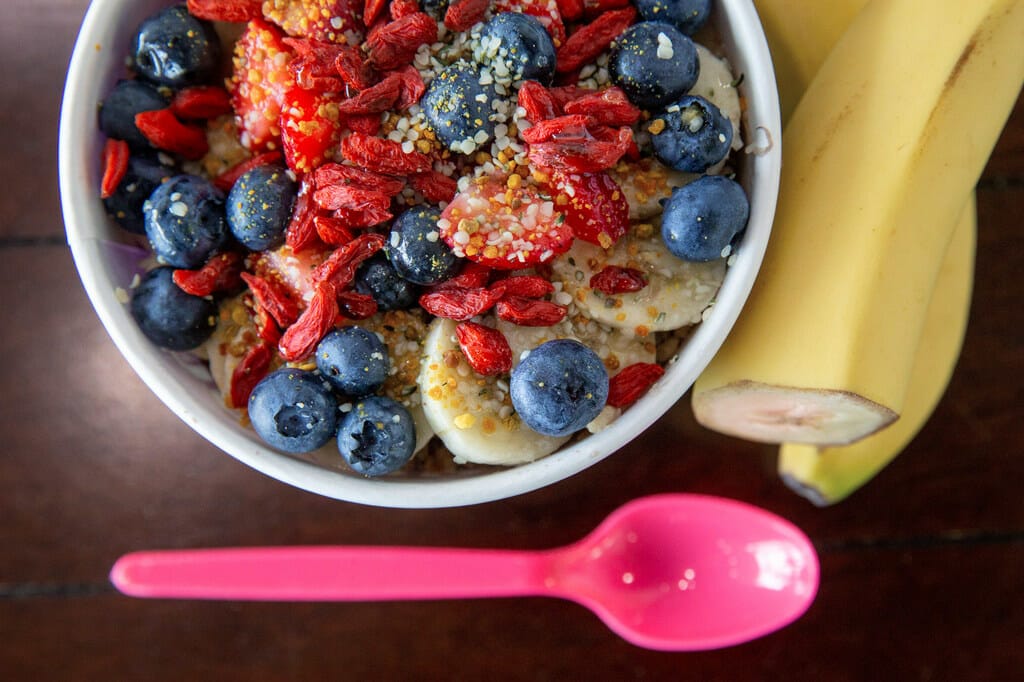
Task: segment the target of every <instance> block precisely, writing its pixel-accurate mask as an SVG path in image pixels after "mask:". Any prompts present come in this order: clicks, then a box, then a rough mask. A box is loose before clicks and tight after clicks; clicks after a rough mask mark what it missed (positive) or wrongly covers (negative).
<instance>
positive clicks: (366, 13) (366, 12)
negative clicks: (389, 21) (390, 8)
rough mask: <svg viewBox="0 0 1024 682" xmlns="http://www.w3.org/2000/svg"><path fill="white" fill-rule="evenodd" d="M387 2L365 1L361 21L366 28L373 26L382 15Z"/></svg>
mask: <svg viewBox="0 0 1024 682" xmlns="http://www.w3.org/2000/svg"><path fill="white" fill-rule="evenodd" d="M387 4H388V0H366V2H365V4H364V5H363V21H364V22H366V25H367V26H370V25H371V24H373V23H374V22H375V21H377V19H378V18H379V17H380V16H381V15H382V14H383V13H384V8H385V7H386V6H387Z"/></svg>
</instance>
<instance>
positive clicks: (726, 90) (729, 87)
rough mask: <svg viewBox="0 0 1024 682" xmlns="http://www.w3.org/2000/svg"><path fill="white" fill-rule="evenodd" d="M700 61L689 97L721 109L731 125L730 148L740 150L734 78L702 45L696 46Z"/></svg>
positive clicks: (738, 100)
mask: <svg viewBox="0 0 1024 682" xmlns="http://www.w3.org/2000/svg"><path fill="white" fill-rule="evenodd" d="M697 57H698V58H699V59H700V75H699V76H698V77H697V82H696V83H694V85H693V87H692V88H690V94H691V95H699V96H701V97H703V98H704V99H706V100H709V101H710V102H711V103H712V104H714V105H715V106H716V107H718V108H719V109H721V111H722V113H723V114H725V115H726V116H727V117H728V118H729V121H730V122H731V123H732V148H733V149H740V148H741V147H742V146H743V140H742V135H741V128H740V116H741V114H742V111H741V109H740V93H739V90H737V88H736V85H737V83H736V76H735V75H733V72H732V69H730V68H729V65H728V64H727V63H726V62H725V60H724V59H720V58H719V57H716V56H715V55H713V54H711V51H710V50H708V49H707V48H706V47H704V46H703V45H697Z"/></svg>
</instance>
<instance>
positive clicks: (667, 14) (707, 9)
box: [636, 0, 711, 36]
mask: <svg viewBox="0 0 1024 682" xmlns="http://www.w3.org/2000/svg"><path fill="white" fill-rule="evenodd" d="M636 8H637V9H638V10H639V11H640V16H642V17H643V18H644V19H645V20H647V21H667V22H668V23H670V24H672V25H674V26H675V27H676V28H678V29H679V30H680V31H682V32H683V33H685V34H686V35H688V36H692V35H693V34H694V33H696V32H697V31H698V30H700V28H701V27H702V26H703V25H704V24H705V23H706V22H707V20H708V17H709V16H711V0H636Z"/></svg>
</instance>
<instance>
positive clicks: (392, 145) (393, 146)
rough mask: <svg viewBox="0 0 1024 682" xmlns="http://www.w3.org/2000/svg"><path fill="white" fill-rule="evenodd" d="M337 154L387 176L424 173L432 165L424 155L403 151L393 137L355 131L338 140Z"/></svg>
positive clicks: (357, 164)
mask: <svg viewBox="0 0 1024 682" xmlns="http://www.w3.org/2000/svg"><path fill="white" fill-rule="evenodd" d="M341 155H342V156H343V157H344V158H345V160H346V161H349V162H351V163H353V164H355V165H356V166H359V167H361V168H368V169H370V170H374V171H377V172H379V173H385V174H387V175H410V174H412V173H425V172H427V171H428V170H431V168H432V167H433V163H432V162H431V160H430V157H429V156H427V155H426V154H421V153H420V152H416V151H413V152H406V151H403V150H402V145H401V143H399V142H395V141H394V140H385V139H383V138H380V137H371V136H369V135H363V134H360V133H355V132H354V133H352V134H351V135H349V136H348V137H346V138H345V139H344V140H342V141H341Z"/></svg>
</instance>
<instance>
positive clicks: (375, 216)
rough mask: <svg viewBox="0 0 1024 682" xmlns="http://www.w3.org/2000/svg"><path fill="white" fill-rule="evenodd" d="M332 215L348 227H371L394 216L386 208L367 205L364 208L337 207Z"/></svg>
mask: <svg viewBox="0 0 1024 682" xmlns="http://www.w3.org/2000/svg"><path fill="white" fill-rule="evenodd" d="M334 217H335V218H337V219H338V220H341V221H343V222H344V223H345V224H346V225H348V226H349V227H373V226H374V225H380V224H381V223H386V222H387V221H389V220H391V219H392V218H394V217H395V216H394V214H393V213H391V211H388V210H386V209H382V208H377V207H367V208H364V209H352V208H339V209H338V210H336V211H335V212H334Z"/></svg>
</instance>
